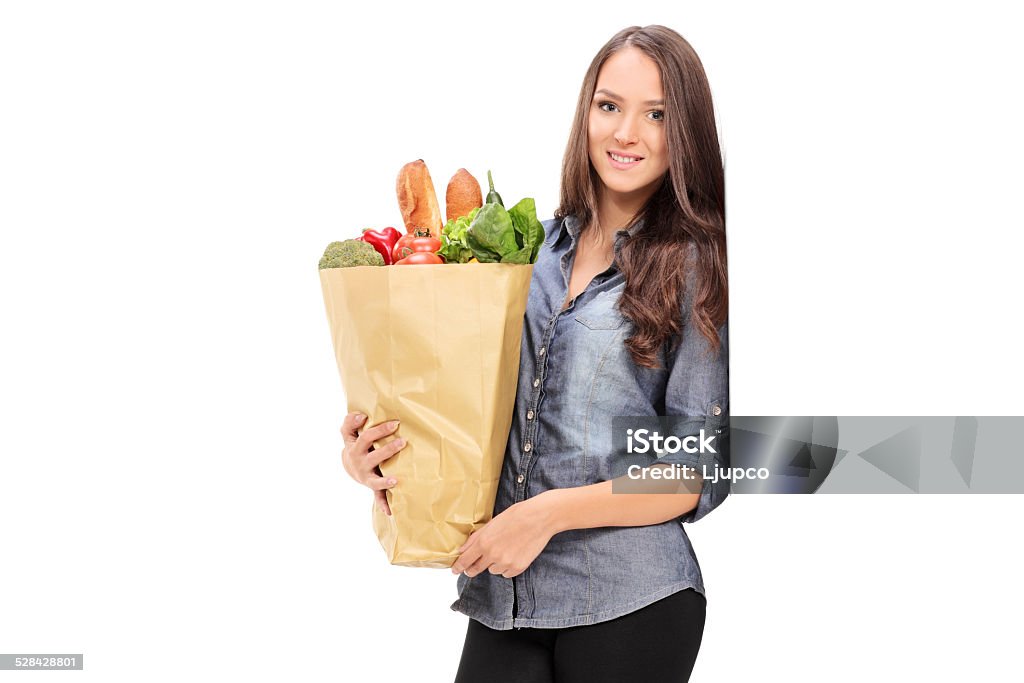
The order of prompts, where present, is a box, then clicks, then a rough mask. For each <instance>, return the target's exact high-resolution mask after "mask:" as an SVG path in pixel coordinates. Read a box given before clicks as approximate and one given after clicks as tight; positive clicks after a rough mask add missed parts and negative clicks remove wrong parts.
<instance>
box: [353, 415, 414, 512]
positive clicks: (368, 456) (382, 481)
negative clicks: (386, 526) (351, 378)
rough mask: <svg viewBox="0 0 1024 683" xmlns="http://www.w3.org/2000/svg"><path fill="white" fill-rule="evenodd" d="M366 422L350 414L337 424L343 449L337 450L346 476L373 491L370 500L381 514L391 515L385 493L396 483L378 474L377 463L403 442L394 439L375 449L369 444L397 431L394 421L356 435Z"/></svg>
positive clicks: (400, 446)
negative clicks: (339, 428) (346, 473)
mask: <svg viewBox="0 0 1024 683" xmlns="http://www.w3.org/2000/svg"><path fill="white" fill-rule="evenodd" d="M365 421H366V416H365V415H362V414H360V413H352V414H350V415H346V416H345V421H344V422H342V424H341V435H342V437H344V439H345V448H344V449H343V450H342V451H341V462H342V464H343V465H344V466H345V471H346V472H348V475H349V476H350V477H352V478H353V479H355V480H356V481H357V482H359V483H360V484H362V485H363V486H368V487H369V488H371V489H373V497H374V499H375V500H376V502H377V506H378V507H379V508H380V509H381V512H383V513H384V514H385V515H390V514H391V507H390V506H389V505H388V498H387V494H386V493H385V491H386V490H387V489H390V488H391V487H393V486H395V485H396V484H397V483H398V480H396V479H395V478H394V477H390V478H388V477H385V476H384V475H383V473H382V472H381V471H380V464H381V463H382V462H384V461H385V460H387V459H388V458H390V457H391V456H393V455H394V454H395V453H397V452H398V451H400V450H402V448H403V447H405V439H395V440H394V441H392V442H391V443H389V444H387V445H386V446H384V447H383V448H378V449H375V448H374V447H373V442H374V441H377V440H378V439H383V438H384V437H385V436H387V435H388V434H391V433H393V432H394V431H395V430H396V429H398V420H392V421H391V422H382V423H380V424H378V425H374V426H373V427H369V428H367V429H364V430H363V433H362V434H359V433H358V430H359V427H360V426H362V424H363V423H364V422H365Z"/></svg>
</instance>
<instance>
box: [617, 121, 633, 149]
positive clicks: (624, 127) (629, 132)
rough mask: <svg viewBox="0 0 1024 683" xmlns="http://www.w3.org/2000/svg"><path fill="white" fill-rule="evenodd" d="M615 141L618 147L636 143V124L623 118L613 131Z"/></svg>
mask: <svg viewBox="0 0 1024 683" xmlns="http://www.w3.org/2000/svg"><path fill="white" fill-rule="evenodd" d="M615 141H616V142H618V143H619V144H620V145H628V144H631V143H634V142H636V124H635V123H633V121H632V120H631V119H629V118H624V119H623V120H622V124H621V125H619V127H618V129H617V130H616V131H615Z"/></svg>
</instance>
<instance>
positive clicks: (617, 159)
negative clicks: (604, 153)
mask: <svg viewBox="0 0 1024 683" xmlns="http://www.w3.org/2000/svg"><path fill="white" fill-rule="evenodd" d="M608 158H609V159H610V160H611V164H612V167H613V168H618V169H622V170H625V169H629V168H633V167H634V166H636V165H637V164H639V163H640V162H641V161H642V160H643V157H635V156H628V155H619V154H616V153H615V152H608Z"/></svg>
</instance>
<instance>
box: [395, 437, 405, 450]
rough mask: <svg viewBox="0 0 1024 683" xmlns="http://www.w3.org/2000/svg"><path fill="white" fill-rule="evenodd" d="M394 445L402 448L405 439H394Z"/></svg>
mask: <svg viewBox="0 0 1024 683" xmlns="http://www.w3.org/2000/svg"><path fill="white" fill-rule="evenodd" d="M395 447H396V448H404V447H405V439H395Z"/></svg>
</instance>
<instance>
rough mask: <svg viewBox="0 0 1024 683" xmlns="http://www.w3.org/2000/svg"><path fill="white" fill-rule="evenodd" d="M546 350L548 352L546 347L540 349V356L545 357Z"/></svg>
mask: <svg viewBox="0 0 1024 683" xmlns="http://www.w3.org/2000/svg"><path fill="white" fill-rule="evenodd" d="M545 350H547V349H546V347H544V346H542V347H540V355H542V356H543V355H544V351H545Z"/></svg>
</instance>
